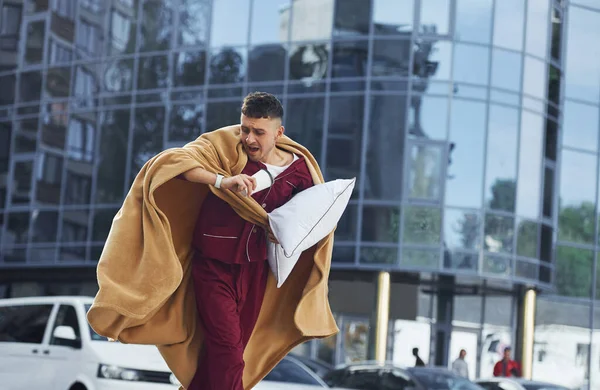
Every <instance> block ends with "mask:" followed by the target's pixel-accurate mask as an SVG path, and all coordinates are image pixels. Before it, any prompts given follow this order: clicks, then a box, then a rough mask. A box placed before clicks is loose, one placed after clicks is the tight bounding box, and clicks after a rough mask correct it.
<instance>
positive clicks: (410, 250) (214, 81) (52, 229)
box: [0, 0, 598, 286]
mask: <svg viewBox="0 0 600 390" xmlns="http://www.w3.org/2000/svg"><path fill="white" fill-rule="evenodd" d="M511 1H512V3H511ZM511 1H506V2H496V3H494V2H493V1H492V0H476V1H475V0H456V1H451V0H435V1H433V0H424V1H415V0H410V1H407V0H402V1H398V0H372V1H366V0H365V1H363V0H360V1H358V0H357V1H337V2H335V1H333V0H319V1H316V0H253V1H250V0H218V1H214V2H210V1H201V0H170V1H153V0H147V1H133V0H129V1H123V0H114V1H112V2H102V1H91V0H88V1H75V0H52V1H49V2H48V1H15V0H5V1H3V2H2V15H3V18H4V19H3V20H5V21H6V22H5V23H3V25H2V26H3V27H2V29H3V30H2V34H1V35H0V38H1V43H2V47H1V49H2V62H1V66H2V68H0V70H1V73H0V83H1V91H2V98H1V100H0V104H1V108H0V121H1V122H0V123H1V129H2V132H1V134H2V139H3V141H4V142H3V143H2V144H3V148H2V149H3V150H2V159H3V160H2V161H3V164H2V165H1V166H0V168H2V171H3V172H2V173H3V175H4V177H5V180H4V181H3V186H2V189H3V190H2V199H1V201H2V202H1V203H0V204H1V205H2V206H1V207H3V209H2V214H1V215H2V251H1V252H2V260H1V261H2V262H3V263H4V264H34V263H49V264H52V263H69V264H74V263H78V264H79V263H83V264H93V263H94V262H95V261H96V260H97V258H98V255H99V253H100V251H101V248H102V244H103V242H104V239H105V238H106V235H107V231H108V229H109V227H110V222H111V219H112V216H113V215H114V214H115V211H116V210H117V208H118V207H119V205H120V203H121V201H122V199H123V197H124V195H125V194H126V192H127V190H128V187H129V185H130V183H131V182H132V180H133V178H134V177H135V175H136V173H137V172H138V170H139V169H140V167H141V166H142V165H143V164H144V162H145V161H147V159H148V158H149V157H150V156H152V155H153V154H155V153H158V152H159V151H161V150H163V149H164V148H167V147H171V146H179V145H182V144H183V143H185V142H187V141H189V140H191V139H193V138H195V137H196V136H198V135H199V134H201V133H202V132H204V131H210V130H213V129H216V128H218V127H221V126H225V125H228V124H231V123H236V122H237V121H238V120H239V115H240V112H239V109H240V108H239V106H240V100H241V98H242V97H243V96H244V95H245V94H246V93H247V92H249V91H253V90H265V91H269V92H273V93H275V94H277V95H278V96H279V97H280V98H281V100H282V101H283V102H284V104H285V109H286V116H285V126H286V128H287V131H288V134H289V135H290V136H291V137H292V138H294V139H296V140H298V141H299V142H301V143H303V144H305V145H306V146H308V147H309V148H310V149H311V150H312V152H313V153H314V154H315V155H316V156H317V157H318V159H319V161H320V163H321V165H322V168H323V170H324V172H325V175H326V177H327V179H334V178H339V177H357V178H358V179H359V185H358V186H357V187H356V191H355V194H354V196H353V198H352V201H351V204H350V206H349V208H348V213H347V214H346V216H345V218H344V219H343V220H342V222H341V224H340V226H339V228H338V234H337V246H336V252H335V258H334V262H335V263H336V265H339V266H341V267H353V268H354V267H362V266H365V267H380V266H384V267H391V268H397V269H403V270H428V271H439V272H446V273H459V274H472V275H481V276H488V277H491V278H500V279H502V278H504V279H511V280H522V281H527V282H531V283H534V284H539V285H543V286H550V285H551V284H552V282H553V278H552V275H553V271H554V268H555V267H554V262H553V258H552V242H553V239H552V237H553V234H554V231H555V227H556V220H557V216H556V215H555V210H556V207H555V205H554V202H555V201H556V200H557V199H555V198H556V197H555V196H554V195H555V191H554V188H555V187H556V186H557V184H556V174H557V168H556V167H557V164H556V159H557V134H558V127H559V126H558V122H557V121H558V118H559V117H560V115H559V113H560V109H559V107H560V105H559V96H560V94H559V90H560V88H559V87H560V82H561V74H562V61H561V46H560V43H561V39H560V34H559V32H560V26H561V25H560V23H559V21H561V20H562V18H563V14H564V10H563V8H561V6H560V4H554V3H551V2H549V1H546V0H531V1H529V2H528V3H525V2H523V1H522V0H511ZM232 9H236V12H235V15H233V14H232V12H231V10H232ZM578 15H579V14H577V13H574V16H573V17H578V18H585V17H586V16H585V14H582V15H579V16H578ZM515 18H516V19H515ZM509 20H510V23H511V25H518V26H520V27H518V28H513V27H509ZM517 22H519V23H517ZM578 23H579V22H578ZM590 23H592V21H590ZM525 26H527V28H525ZM582 31H583V30H582ZM570 39H575V38H572V37H571V38H570ZM590 39H593V37H591V38H590ZM577 42H579V38H577ZM576 47H578V46H576ZM589 66H591V65H589ZM578 73H579V72H578ZM586 85H587V84H586ZM586 88H587V87H585V88H580V87H578V84H577V81H576V80H573V81H572V82H571V83H569V82H567V88H566V90H567V96H572V97H573V100H572V101H571V100H569V101H568V102H567V104H566V106H565V109H566V113H567V116H566V121H567V123H568V121H569V120H571V121H578V120H579V118H580V117H581V115H588V116H589V117H590V122H589V125H588V130H586V134H588V138H589V139H586V140H584V141H576V139H580V137H579V136H578V134H579V133H577V135H575V136H574V135H572V134H571V136H570V138H569V137H567V140H569V139H571V140H572V141H571V142H570V143H567V144H568V145H569V147H573V148H578V149H582V148H583V149H584V151H585V152H587V153H588V154H582V153H581V152H579V151H569V152H568V153H566V154H565V157H564V159H565V162H566V164H565V165H564V167H565V168H563V169H572V167H575V166H578V167H582V168H587V167H591V166H593V165H594V164H595V161H596V157H595V155H592V154H591V153H593V152H595V151H596V149H597V148H595V147H593V148H592V150H588V149H589V148H590V147H591V146H590V145H593V143H592V142H591V138H593V135H594V134H596V133H597V131H596V129H595V128H594V126H593V125H592V121H593V120H595V122H593V123H597V122H598V120H597V118H595V119H594V117H593V115H594V112H593V111H594V109H593V106H590V105H589V104H588V105H585V104H584V103H581V102H580V100H582V99H588V100H590V99H591V100H592V102H593V96H592V95H593V94H592V93H591V92H590V90H589V88H587V89H586ZM575 99H578V100H575ZM588 103H589V102H588ZM577 131H578V132H579V130H577ZM567 134H568V133H567ZM596 138H597V137H596ZM578 142H579V143H578ZM582 145H583V146H582ZM586 145H587V149H586ZM576 169H577V168H576ZM580 171H581V170H580ZM583 171H585V172H590V173H588V175H590V176H591V177H590V178H588V177H585V178H574V177H573V176H572V175H570V176H571V177H572V178H573V179H575V180H576V181H581V179H583V180H584V181H585V182H587V183H590V184H589V186H588V187H589V188H587V187H586V188H585V191H584V192H582V191H579V190H578V189H574V188H573V186H570V185H566V186H563V187H564V191H567V192H568V191H572V192H573V193H574V195H573V196H576V195H577V194H579V195H581V196H584V194H585V195H587V198H585V200H587V201H589V202H590V203H589V204H593V203H594V202H593V201H594V198H593V197H594V196H595V190H594V188H595V185H593V184H592V182H594V183H595V174H593V173H591V172H592V171H591V170H583ZM563 187H560V188H563ZM561 191H562V190H561ZM560 195H561V196H563V193H562V192H561V193H560ZM565 196H568V195H566V193H565V195H564V196H563V198H564V199H567V198H566V197H565ZM571 198H572V197H569V198H568V199H569V202H571ZM561 199H562V198H561ZM571 203H572V202H571ZM561 207H563V208H564V207H566V205H564V206H563V203H561ZM561 210H562V209H561ZM580 217H581V218H585V217H582V216H580ZM592 220H593V218H592ZM592 224H593V223H592ZM561 231H563V230H561ZM564 234H567V235H569V237H571V236H572V233H567V231H566V230H564ZM593 237H594V235H593V234H591V235H589V236H585V237H583V236H582V237H579V236H578V237H577V240H576V241H578V242H581V243H591V244H593V243H594V241H593ZM559 238H560V237H559ZM586 240H587V241H586ZM589 240H592V241H589ZM589 255H590V256H588V257H589V259H588V260H589V262H588V263H589V264H590V266H591V264H592V263H593V253H592V252H590V253H589ZM558 264H559V265H560V262H558ZM588 275H589V273H588Z"/></svg>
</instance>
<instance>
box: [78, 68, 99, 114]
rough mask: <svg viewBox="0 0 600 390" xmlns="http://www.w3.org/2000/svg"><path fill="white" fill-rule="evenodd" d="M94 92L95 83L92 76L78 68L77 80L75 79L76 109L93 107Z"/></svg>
mask: <svg viewBox="0 0 600 390" xmlns="http://www.w3.org/2000/svg"><path fill="white" fill-rule="evenodd" d="M95 92H96V83H95V80H94V76H92V74H91V73H90V72H88V71H87V70H85V69H83V68H82V67H78V68H77V78H76V79H75V97H76V98H77V100H76V105H77V106H78V107H93V106H94V105H95V100H94V94H95Z"/></svg>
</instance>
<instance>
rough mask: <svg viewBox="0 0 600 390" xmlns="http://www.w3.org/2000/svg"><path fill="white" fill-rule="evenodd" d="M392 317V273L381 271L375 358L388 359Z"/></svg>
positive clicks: (378, 278) (378, 279) (378, 289)
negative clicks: (389, 329)
mask: <svg viewBox="0 0 600 390" xmlns="http://www.w3.org/2000/svg"><path fill="white" fill-rule="evenodd" d="M389 317H390V273H389V272H386V271H381V272H379V274H378V276H377V312H376V319H375V360H376V361H377V362H380V363H384V362H385V361H386V353H387V339H388V323H389Z"/></svg>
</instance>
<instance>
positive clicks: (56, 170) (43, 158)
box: [37, 152, 63, 184]
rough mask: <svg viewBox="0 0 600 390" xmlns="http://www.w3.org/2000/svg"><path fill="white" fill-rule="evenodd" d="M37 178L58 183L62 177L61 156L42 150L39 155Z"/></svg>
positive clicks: (50, 182)
mask: <svg viewBox="0 0 600 390" xmlns="http://www.w3.org/2000/svg"><path fill="white" fill-rule="evenodd" d="M37 162H38V169H37V180H38V181H39V182H43V183H47V184H60V179H61V177H62V166H63V161H62V158H60V157H58V156H54V155H52V154H48V153H45V152H42V154H41V155H40V156H39V159H38V160H37Z"/></svg>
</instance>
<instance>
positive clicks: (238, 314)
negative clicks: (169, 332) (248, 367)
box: [189, 258, 269, 390]
mask: <svg viewBox="0 0 600 390" xmlns="http://www.w3.org/2000/svg"><path fill="white" fill-rule="evenodd" d="M192 272H193V277H194V281H195V282H197V283H196V284H195V293H196V302H197V308H198V313H199V315H200V320H201V322H202V325H203V329H204V334H205V337H204V348H203V355H202V356H201V358H200V364H199V366H198V372H197V373H196V375H195V376H194V380H193V381H192V384H191V385H190V387H189V390H217V389H219V390H223V389H227V390H230V389H231V390H243V389H244V387H243V386H242V375H243V370H244V348H245V347H246V344H247V343H248V339H249V338H250V334H251V333H252V330H253V329H254V324H256V320H257V319H258V314H259V313H260V307H261V304H262V300H263V297H264V293H265V288H266V286H267V275H268V272H269V265H268V263H267V262H266V261H255V262H251V263H247V264H227V263H223V262H221V261H218V260H211V259H208V258H197V259H195V260H194V264H193V269H192Z"/></svg>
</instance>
